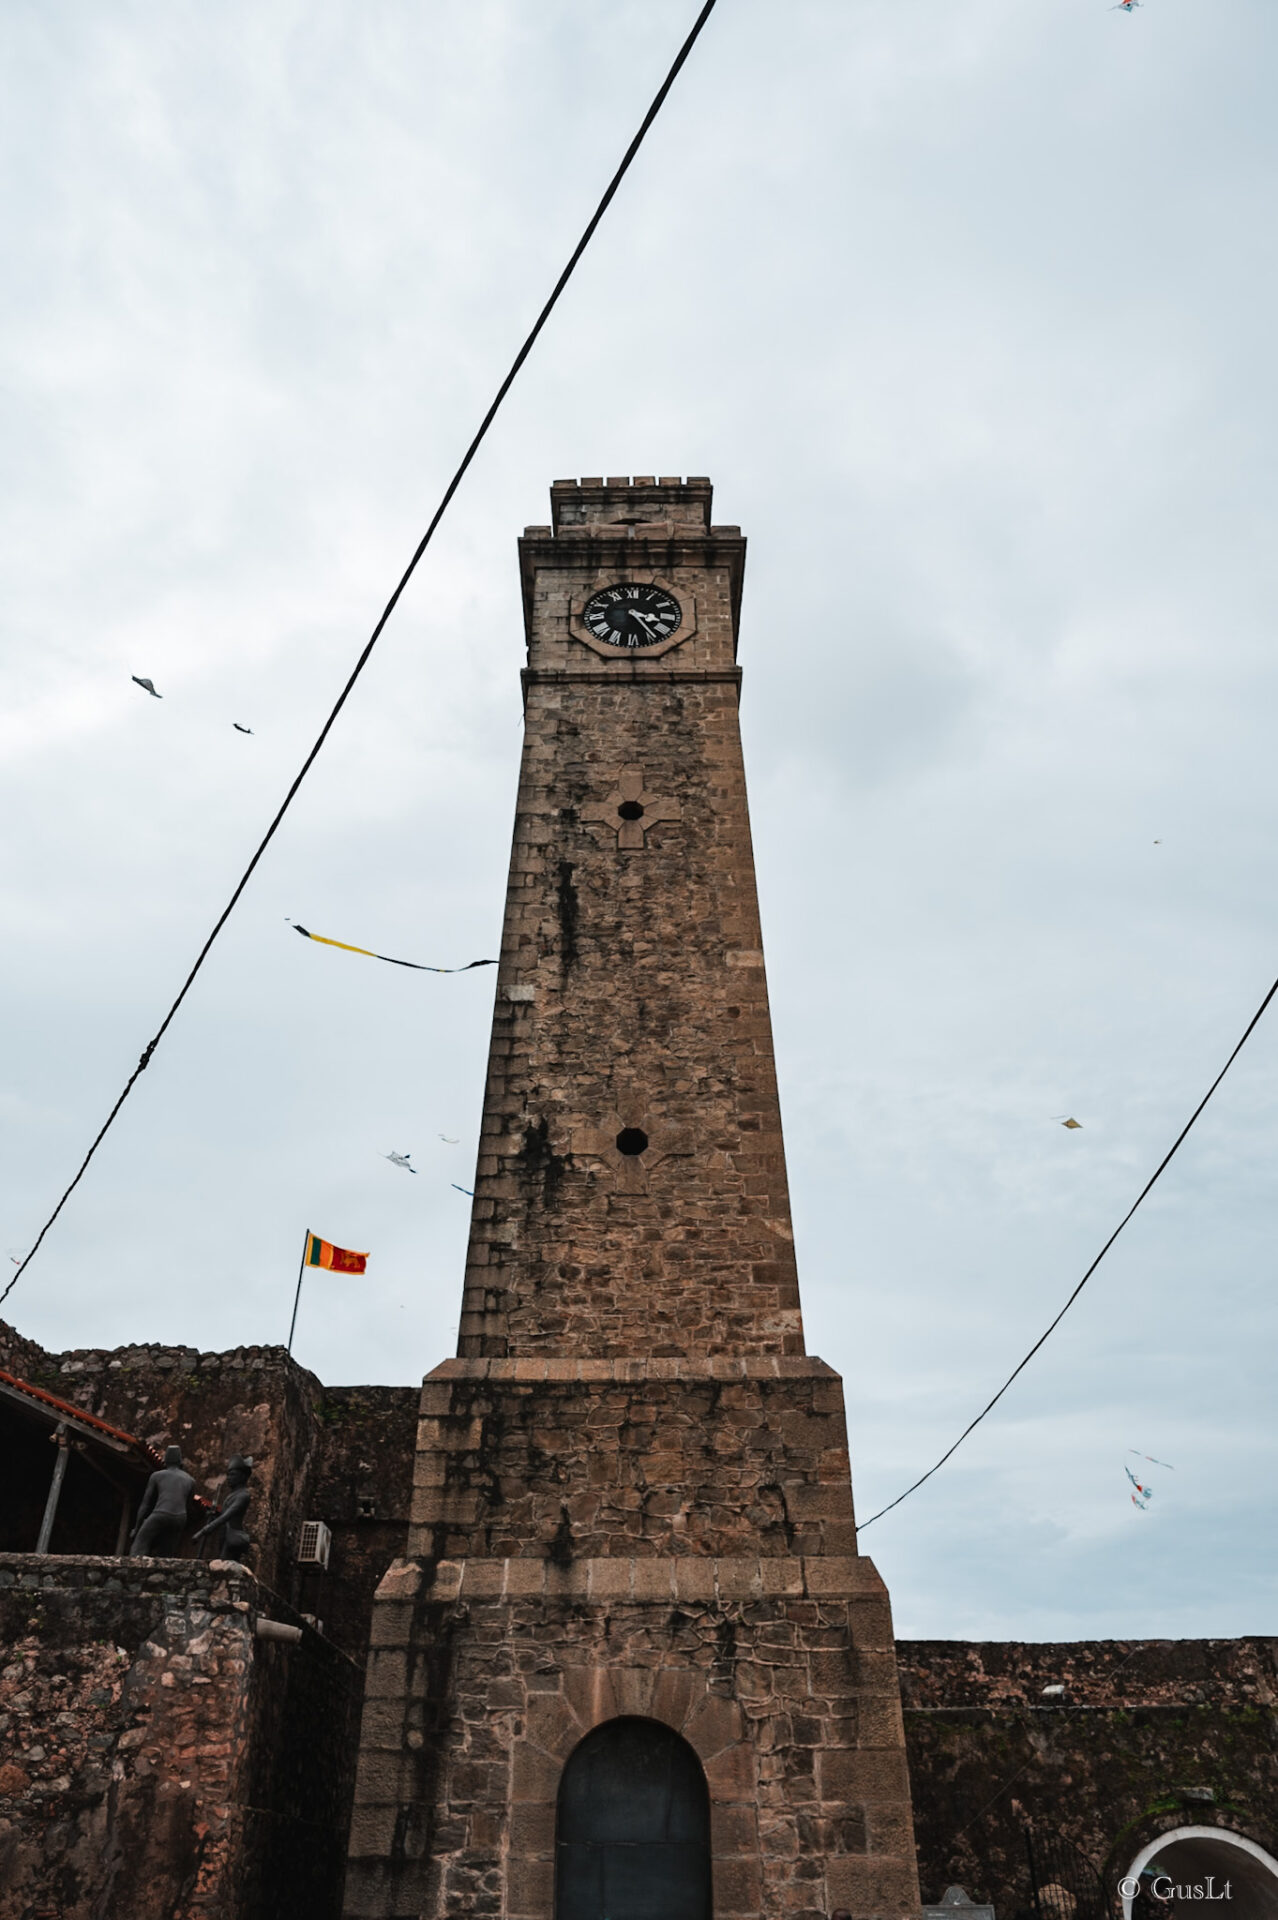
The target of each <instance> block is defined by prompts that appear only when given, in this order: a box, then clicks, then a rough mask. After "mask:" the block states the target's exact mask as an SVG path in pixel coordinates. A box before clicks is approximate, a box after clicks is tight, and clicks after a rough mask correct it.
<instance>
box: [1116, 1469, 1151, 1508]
mask: <svg viewBox="0 0 1278 1920" xmlns="http://www.w3.org/2000/svg"><path fill="white" fill-rule="evenodd" d="M1123 1472H1124V1473H1125V1474H1126V1475H1127V1478H1128V1479H1129V1480H1130V1481H1131V1483H1132V1485H1133V1486H1134V1487H1135V1489H1136V1491H1135V1493H1134V1494H1133V1495H1132V1505H1133V1506H1134V1507H1139V1508H1140V1510H1141V1512H1142V1513H1147V1512H1148V1511H1149V1503H1150V1501H1151V1500H1152V1499H1153V1497H1154V1489H1153V1488H1152V1487H1147V1486H1145V1485H1143V1483H1142V1482H1141V1481H1139V1480H1138V1479H1137V1478H1136V1475H1135V1474H1134V1473H1133V1472H1132V1470H1131V1468H1130V1467H1124V1468H1123Z"/></svg>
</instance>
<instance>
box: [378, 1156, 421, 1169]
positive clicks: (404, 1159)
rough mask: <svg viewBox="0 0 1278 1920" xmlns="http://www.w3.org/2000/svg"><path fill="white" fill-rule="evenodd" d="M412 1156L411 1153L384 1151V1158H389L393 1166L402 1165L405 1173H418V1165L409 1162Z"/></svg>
mask: <svg viewBox="0 0 1278 1920" xmlns="http://www.w3.org/2000/svg"><path fill="white" fill-rule="evenodd" d="M412 1157H413V1156H412V1154H411V1153H384V1154H383V1155H382V1159H383V1160H389V1161H390V1163H391V1165H392V1166H393V1167H402V1168H403V1169H404V1172H405V1173H416V1171H417V1169H416V1167H412V1166H410V1165H409V1164H408V1163H409V1161H410V1160H411V1159H412Z"/></svg>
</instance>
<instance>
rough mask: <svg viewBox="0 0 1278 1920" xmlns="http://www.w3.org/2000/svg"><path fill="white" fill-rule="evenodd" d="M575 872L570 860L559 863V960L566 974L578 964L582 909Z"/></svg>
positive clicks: (556, 897) (557, 894) (557, 899)
mask: <svg viewBox="0 0 1278 1920" xmlns="http://www.w3.org/2000/svg"><path fill="white" fill-rule="evenodd" d="M573 871H574V869H573V865H572V862H571V861H570V860H561V861H560V862H559V868H558V884H557V887H556V892H555V904H556V908H557V911H558V915H559V958H560V963H561V965H562V967H563V970H564V972H565V973H567V972H568V970H569V968H571V967H574V966H576V964H577V926H578V922H579V919H580V912H581V908H580V902H579V899H578V896H577V889H576V887H575V885H574V884H573Z"/></svg>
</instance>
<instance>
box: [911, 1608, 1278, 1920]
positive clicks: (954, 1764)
mask: <svg viewBox="0 0 1278 1920" xmlns="http://www.w3.org/2000/svg"><path fill="white" fill-rule="evenodd" d="M1276 1652H1278V1642H1275V1641H1273V1640H1266V1639H1241V1640H1173V1641H1072V1642H1067V1643H1064V1644H1054V1643H1044V1644H1037V1645H1025V1644H1021V1643H1017V1642H1006V1641H998V1642H980V1643H969V1642H965V1641H944V1640H942V1641H936V1640H933V1641H901V1642H900V1643H899V1644H898V1649H897V1653H898V1661H899V1669H900V1676H901V1690H902V1700H903V1705H904V1712H905V1729H906V1743H907V1747H908V1751H909V1758H910V1780H911V1788H912V1794H913V1801H914V1819H915V1827H916V1832H917V1839H918V1848H919V1878H920V1881H921V1883H922V1888H923V1895H924V1898H925V1899H932V1900H939V1899H940V1897H941V1894H942V1892H943V1891H944V1889H945V1887H947V1886H949V1885H952V1884H954V1883H957V1884H959V1885H961V1886H963V1887H965V1888H966V1889H967V1892H968V1893H969V1894H970V1895H972V1897H973V1898H979V1899H984V1900H991V1901H992V1902H993V1904H994V1908H995V1911H996V1913H997V1915H998V1920H1013V1916H1014V1915H1016V1914H1018V1913H1020V1912H1023V1911H1025V1910H1026V1908H1027V1904H1028V1899H1029V1874H1028V1861H1027V1853H1026V1840H1025V1829H1026V1827H1027V1825H1029V1826H1032V1827H1033V1828H1034V1829H1036V1830H1041V1832H1042V1833H1044V1834H1045V1835H1048V1836H1059V1837H1060V1838H1061V1839H1063V1840H1064V1841H1066V1842H1067V1843H1068V1844H1069V1846H1070V1847H1073V1848H1077V1849H1078V1851H1079V1852H1080V1853H1081V1854H1082V1855H1083V1856H1084V1858H1085V1859H1086V1860H1087V1861H1089V1862H1090V1863H1091V1864H1092V1866H1093V1867H1094V1868H1095V1869H1096V1871H1097V1872H1098V1873H1099V1874H1100V1876H1101V1878H1102V1880H1103V1882H1104V1884H1105V1886H1106V1890H1107V1892H1108V1893H1109V1894H1110V1896H1111V1897H1112V1895H1113V1891H1114V1888H1115V1886H1116V1884H1117V1881H1118V1879H1119V1877H1120V1876H1121V1875H1122V1874H1123V1873H1124V1872H1126V1870H1127V1868H1128V1867H1129V1866H1130V1864H1131V1861H1132V1860H1133V1858H1134V1857H1135V1855H1136V1854H1137V1852H1138V1851H1139V1849H1140V1848H1141V1846H1142V1845H1144V1844H1145V1843H1146V1842H1148V1841H1151V1840H1153V1839H1155V1838H1156V1837H1157V1836H1158V1835H1159V1834H1160V1833H1164V1832H1168V1831H1170V1830H1171V1829H1172V1828H1175V1827H1177V1826H1183V1825H1185V1824H1187V1823H1192V1824H1198V1825H1202V1824H1206V1825H1213V1826H1220V1827H1224V1828H1226V1829H1228V1830H1230V1831H1232V1832H1236V1833H1240V1834H1242V1835H1244V1836H1245V1837H1246V1838H1248V1839H1250V1840H1254V1841H1256V1842H1257V1843H1258V1844H1259V1845H1260V1846H1262V1847H1264V1848H1265V1849H1266V1850H1267V1851H1269V1852H1270V1853H1275V1852H1278V1668H1276V1662H1275V1654H1276ZM1047 1687H1063V1689H1064V1692H1063V1693H1062V1694H1059V1695H1057V1694H1052V1695H1048V1694H1045V1693H1044V1688H1047Z"/></svg>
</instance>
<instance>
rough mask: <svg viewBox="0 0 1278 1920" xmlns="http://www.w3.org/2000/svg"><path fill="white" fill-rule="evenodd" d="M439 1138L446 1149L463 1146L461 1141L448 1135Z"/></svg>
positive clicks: (443, 1134) (441, 1135)
mask: <svg viewBox="0 0 1278 1920" xmlns="http://www.w3.org/2000/svg"><path fill="white" fill-rule="evenodd" d="M439 1137H440V1139H441V1140H442V1141H443V1143H444V1145H445V1146H446V1147H456V1146H460V1144H461V1142H460V1139H457V1140H453V1139H450V1138H449V1136H448V1134H446V1133H441V1134H440V1136H439Z"/></svg>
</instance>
